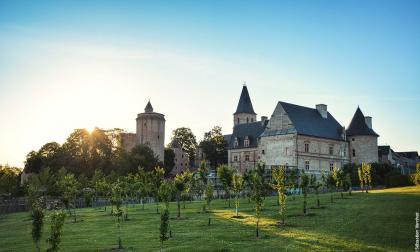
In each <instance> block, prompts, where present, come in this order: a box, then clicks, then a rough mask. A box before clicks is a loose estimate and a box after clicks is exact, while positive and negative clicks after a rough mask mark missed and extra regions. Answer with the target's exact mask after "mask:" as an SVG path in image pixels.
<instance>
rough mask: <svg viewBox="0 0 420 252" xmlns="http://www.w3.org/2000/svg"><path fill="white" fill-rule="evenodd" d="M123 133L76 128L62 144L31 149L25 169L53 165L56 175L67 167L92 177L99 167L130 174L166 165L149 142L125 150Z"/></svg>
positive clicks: (35, 169)
mask: <svg viewBox="0 0 420 252" xmlns="http://www.w3.org/2000/svg"><path fill="white" fill-rule="evenodd" d="M121 133H122V130H121V129H111V130H103V129H99V128H95V129H94V130H93V131H92V132H88V131H87V130H86V129H76V130H74V131H73V132H72V133H71V134H70V136H69V137H68V138H67V140H66V142H65V143H63V144H62V145H60V144H58V143H57V142H50V143H46V144H44V145H43V146H42V147H41V148H40V149H39V150H38V151H31V152H30V153H29V154H28V155H27V157H26V161H25V168H24V172H25V173H39V172H40V171H42V170H43V169H45V168H49V169H50V172H52V173H54V174H55V173H57V172H58V170H59V169H61V168H62V167H64V168H65V169H66V170H67V171H69V172H71V173H73V174H75V175H76V176H78V175H81V174H84V175H85V176H86V177H88V178H91V177H92V176H93V174H94V173H95V171H97V170H99V171H101V172H102V173H104V174H110V173H111V172H112V171H113V172H115V173H117V174H119V175H127V174H129V173H133V172H136V171H137V169H138V167H139V166H141V167H143V168H144V169H145V170H152V169H153V168H154V167H155V166H160V167H164V165H163V164H162V163H159V161H158V158H157V157H156V156H155V154H154V153H153V151H152V150H151V149H150V148H149V147H148V146H146V145H138V146H136V147H135V148H133V149H132V150H131V151H130V152H127V151H125V150H124V149H123V148H122V147H121V137H120V134H121ZM168 163H171V162H168ZM172 166H173V162H172ZM164 168H165V171H166V173H168V172H169V171H170V170H171V169H172V167H170V166H169V165H168V166H166V167H164Z"/></svg>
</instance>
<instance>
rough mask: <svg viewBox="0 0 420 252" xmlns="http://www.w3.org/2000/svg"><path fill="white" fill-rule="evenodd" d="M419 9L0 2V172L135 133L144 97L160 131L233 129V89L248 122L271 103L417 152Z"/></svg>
mask: <svg viewBox="0 0 420 252" xmlns="http://www.w3.org/2000/svg"><path fill="white" fill-rule="evenodd" d="M419 69H420V1H416V0H412V1H410V0H402V1H394V0H391V1H386V0H381V1H379V0H365V1H359V0H354V1H349V0H343V1H328V0H315V1H314V0H308V1H277V0H276V1H268V0H264V1H251V0H249V1H235V0H229V1H215V0H212V1H176V0H173V1H104V0H101V1H93V0H90V1H76V0H72V1H29V0H28V1H25V0H20V1H15V0H1V1H0V164H6V163H8V164H10V165H14V166H19V167H23V165H24V160H25V157H26V154H27V153H28V152H29V151H31V150H38V149H39V148H40V147H41V146H42V145H43V144H45V143H47V142H51V141H57V142H59V143H63V142H64V141H65V139H66V138H67V136H68V135H69V134H70V133H71V132H72V131H73V130H74V129H76V128H88V129H92V128H94V127H100V128H105V129H107V128H115V127H117V128H122V129H125V130H127V131H130V132H134V131H135V118H136V116H137V114H138V113H141V112H143V111H144V107H145V105H146V103H147V101H148V100H149V99H150V101H151V103H152V105H153V107H154V109H155V111H156V112H160V113H163V114H165V118H166V133H165V134H166V137H165V142H166V143H168V142H169V140H170V136H171V134H172V131H173V130H174V129H176V128H178V127H189V128H191V129H192V131H193V133H194V134H195V135H196V136H197V139H198V140H200V139H202V137H203V134H204V132H206V131H209V130H210V129H211V128H212V127H213V126H215V125H219V126H221V127H222V129H223V132H224V133H225V134H228V133H230V132H231V131H232V127H233V115H232V114H233V113H234V112H235V109H236V106H237V103H238V100H239V95H240V92H241V89H242V85H243V83H244V81H246V84H247V87H248V90H249V93H250V96H251V100H252V103H253V106H254V110H255V112H256V113H257V114H258V117H260V116H265V115H266V116H270V115H271V114H272V112H273V110H274V108H275V106H276V104H277V102H278V101H285V102H290V103H294V104H299V105H302V106H308V107H314V106H315V104H318V103H324V104H327V105H328V110H329V112H330V113H331V114H332V115H333V116H334V117H335V118H336V119H337V120H338V121H339V122H340V123H341V124H342V125H343V126H348V124H349V123H350V120H351V118H352V116H353V114H354V112H355V110H356V108H357V106H360V108H361V110H362V111H363V113H364V114H365V115H366V116H368V115H369V116H372V117H373V128H374V130H375V131H376V132H377V133H379V135H380V137H379V140H378V141H379V144H387V145H391V147H392V148H393V149H394V150H395V151H411V150H416V151H420V130H419V125H420V114H419V108H420V71H419Z"/></svg>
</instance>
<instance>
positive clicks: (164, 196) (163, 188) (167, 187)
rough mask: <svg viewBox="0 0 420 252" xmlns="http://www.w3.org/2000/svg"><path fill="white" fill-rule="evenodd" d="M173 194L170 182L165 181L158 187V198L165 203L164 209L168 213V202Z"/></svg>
mask: <svg viewBox="0 0 420 252" xmlns="http://www.w3.org/2000/svg"><path fill="white" fill-rule="evenodd" d="M173 192H174V185H173V183H172V181H170V180H165V181H163V183H162V184H161V185H160V187H159V198H160V199H161V201H163V202H164V203H165V208H166V209H167V210H168V211H169V202H170V200H171V198H172V195H173Z"/></svg>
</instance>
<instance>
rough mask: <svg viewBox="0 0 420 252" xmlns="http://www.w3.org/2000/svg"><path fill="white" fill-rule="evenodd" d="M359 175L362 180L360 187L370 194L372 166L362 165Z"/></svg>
mask: <svg viewBox="0 0 420 252" xmlns="http://www.w3.org/2000/svg"><path fill="white" fill-rule="evenodd" d="M358 175H359V180H360V187H361V189H362V190H363V188H364V189H365V190H366V193H368V190H369V187H370V186H371V185H372V166H371V164H366V163H362V165H361V166H360V167H359V169H358Z"/></svg>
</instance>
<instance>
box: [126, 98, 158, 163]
mask: <svg viewBox="0 0 420 252" xmlns="http://www.w3.org/2000/svg"><path fill="white" fill-rule="evenodd" d="M164 143H165V115H163V114H160V113H156V112H153V107H152V104H151V103H150V101H149V102H148V103H147V105H146V107H145V108H144V113H140V114H138V115H137V118H136V133H121V144H122V147H123V148H124V149H125V150H127V151H130V150H131V149H132V148H133V147H134V146H136V145H139V144H146V145H149V146H150V148H151V149H152V150H153V152H154V153H155V155H156V156H157V157H158V159H159V161H160V162H163V160H164V151H165V147H164Z"/></svg>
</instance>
